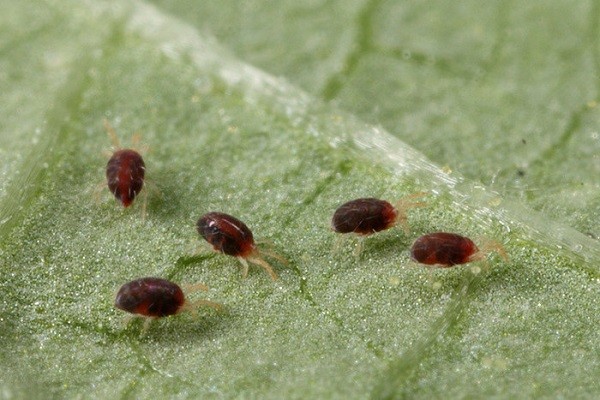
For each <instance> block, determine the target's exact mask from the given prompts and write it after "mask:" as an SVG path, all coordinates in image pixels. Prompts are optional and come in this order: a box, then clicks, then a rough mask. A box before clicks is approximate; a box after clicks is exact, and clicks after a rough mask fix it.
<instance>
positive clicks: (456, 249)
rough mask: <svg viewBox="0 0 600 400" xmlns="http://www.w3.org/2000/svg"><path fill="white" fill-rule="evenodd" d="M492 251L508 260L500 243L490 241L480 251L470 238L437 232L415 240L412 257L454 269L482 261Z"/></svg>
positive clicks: (421, 261)
mask: <svg viewBox="0 0 600 400" xmlns="http://www.w3.org/2000/svg"><path fill="white" fill-rule="evenodd" d="M490 251H495V252H497V253H498V254H500V256H501V257H502V258H504V259H505V260H508V256H507V255H506V253H505V251H504V248H503V247H502V246H501V245H500V244H499V243H496V242H493V241H488V242H486V243H485V244H484V245H483V246H482V248H481V249H480V248H479V247H477V245H476V244H475V243H474V242H473V241H472V240H471V239H469V238H468V237H465V236H461V235H458V234H456V233H448V232H435V233H430V234H427V235H423V236H421V237H419V238H418V239H417V240H415V242H414V243H413V245H412V247H411V249H410V255H411V257H412V259H413V260H415V261H417V262H419V263H421V264H427V265H438V266H440V267H452V266H454V265H457V264H466V263H469V262H471V261H478V260H482V259H484V258H485V256H486V255H487V254H488V253H489V252H490Z"/></svg>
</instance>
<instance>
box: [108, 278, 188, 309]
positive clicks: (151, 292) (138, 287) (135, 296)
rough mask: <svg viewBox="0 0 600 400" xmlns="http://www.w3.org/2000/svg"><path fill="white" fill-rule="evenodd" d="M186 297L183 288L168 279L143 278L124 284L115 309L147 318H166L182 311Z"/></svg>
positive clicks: (118, 294)
mask: <svg viewBox="0 0 600 400" xmlns="http://www.w3.org/2000/svg"><path fill="white" fill-rule="evenodd" d="M184 304H185V296H184V295H183V291H182V290H181V288H180V287H179V286H178V285H177V284H175V283H173V282H170V281H168V280H166V279H161V278H141V279H136V280H135V281H131V282H129V283H126V284H124V285H123V286H121V289H119V292H118V293H117V298H116V299H115V307H117V308H119V309H121V310H124V311H127V312H129V313H132V314H139V315H143V316H146V317H166V316H169V315H175V314H177V313H178V312H179V311H181V310H182V308H183V306H184Z"/></svg>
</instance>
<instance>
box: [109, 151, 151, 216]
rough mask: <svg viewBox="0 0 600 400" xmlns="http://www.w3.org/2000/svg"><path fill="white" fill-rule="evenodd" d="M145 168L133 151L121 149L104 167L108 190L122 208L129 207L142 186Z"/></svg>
mask: <svg viewBox="0 0 600 400" xmlns="http://www.w3.org/2000/svg"><path fill="white" fill-rule="evenodd" d="M145 172H146V166H145V165H144V160H143V159H142V156H141V155H140V154H139V153H138V152H137V151H135V150H131V149H123V150H117V151H115V152H114V153H113V155H112V157H111V158H110V160H108V164H107V165H106V180H107V182H108V189H109V190H110V191H111V193H112V194H114V195H115V197H116V198H117V200H119V201H120V202H121V203H122V204H123V206H124V207H129V206H130V205H131V203H132V202H133V200H134V199H135V197H136V196H137V195H138V194H139V193H140V191H141V190H142V187H143V186H144V174H145Z"/></svg>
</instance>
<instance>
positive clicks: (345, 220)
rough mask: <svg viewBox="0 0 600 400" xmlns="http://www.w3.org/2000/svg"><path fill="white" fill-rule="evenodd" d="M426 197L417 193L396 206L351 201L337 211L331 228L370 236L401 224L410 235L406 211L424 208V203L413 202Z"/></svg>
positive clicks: (372, 199) (373, 199)
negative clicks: (416, 198) (412, 208)
mask: <svg viewBox="0 0 600 400" xmlns="http://www.w3.org/2000/svg"><path fill="white" fill-rule="evenodd" d="M424 195H425V193H415V194H413V195H410V196H407V197H404V198H402V199H400V200H399V201H398V202H396V204H395V205H392V204H391V203H389V202H388V201H385V200H380V199H375V198H372V197H368V198H361V199H356V200H352V201H349V202H347V203H344V204H342V205H341V206H339V207H338V209H337V210H335V213H334V214H333V218H332V220H331V227H332V229H333V230H334V231H335V232H337V233H355V234H357V235H360V236H368V235H371V234H373V233H375V232H379V231H383V230H386V229H389V228H392V227H394V226H395V225H396V224H398V223H399V224H401V225H402V227H403V229H404V232H406V233H408V232H409V227H408V218H407V216H406V212H405V211H406V210H407V209H408V208H411V207H421V206H424V205H425V204H424V203H421V202H412V201H411V200H412V199H414V198H415V197H421V196H424ZM359 249H360V246H359Z"/></svg>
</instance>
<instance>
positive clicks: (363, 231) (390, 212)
mask: <svg viewBox="0 0 600 400" xmlns="http://www.w3.org/2000/svg"><path fill="white" fill-rule="evenodd" d="M397 218H398V212H397V211H396V208H394V206H393V205H391V204H390V203H389V202H387V201H385V200H379V199H374V198H364V199H356V200H352V201H349V202H347V203H344V204H342V205H341V206H340V207H338V209H337V210H335V213H334V214H333V219H332V220H331V225H332V227H333V230H334V231H336V232H338V233H351V232H354V233H357V234H359V235H370V234H372V233H375V232H379V231H383V230H385V229H388V228H391V227H392V226H394V225H395V224H396V219H397Z"/></svg>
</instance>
